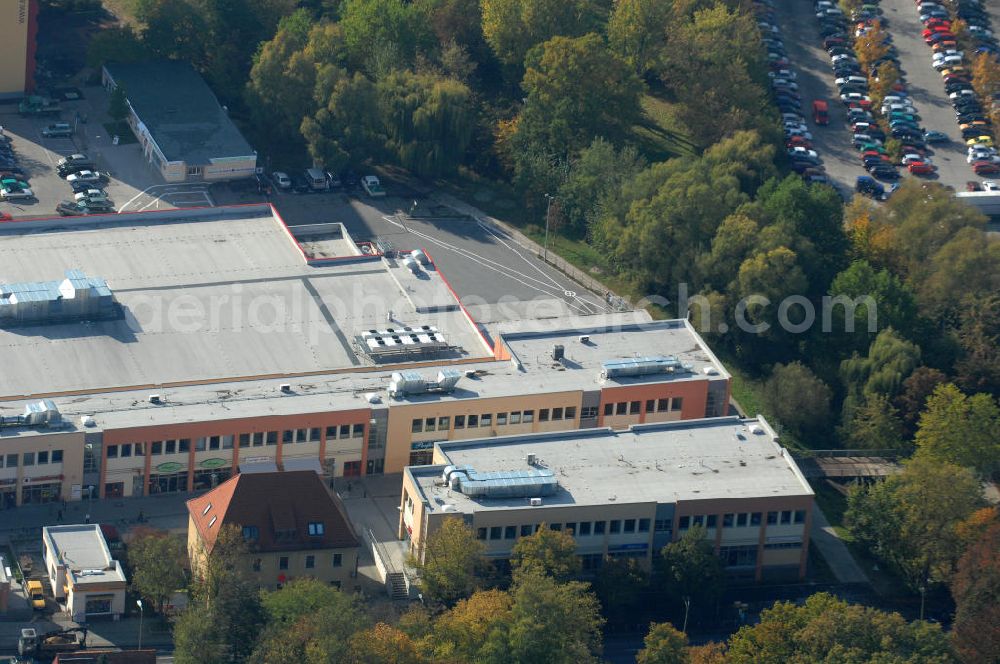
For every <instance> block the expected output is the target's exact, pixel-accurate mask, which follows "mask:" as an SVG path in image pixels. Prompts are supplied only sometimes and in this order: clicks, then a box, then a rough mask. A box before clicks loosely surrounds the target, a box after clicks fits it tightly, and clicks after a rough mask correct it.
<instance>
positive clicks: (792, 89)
mask: <svg viewBox="0 0 1000 664" xmlns="http://www.w3.org/2000/svg"><path fill="white" fill-rule="evenodd" d="M774 11H775V10H774V3H773V0H754V14H755V15H756V17H757V27H758V29H759V30H760V33H761V43H762V44H763V46H764V50H765V51H766V52H767V61H768V69H769V71H768V76H769V78H770V83H771V94H772V95H773V96H774V101H775V104H776V105H777V106H778V109H779V110H780V111H781V122H782V128H783V130H784V132H785V148H786V150H787V151H788V160H789V162H790V163H791V167H792V170H794V171H795V172H796V173H799V174H800V175H801V176H802V177H803V178H804V179H805V180H806V181H807V182H814V183H822V184H829V182H830V179H829V178H828V177H827V175H826V171H825V169H824V168H823V163H822V160H821V159H820V156H819V154H818V153H817V152H816V150H814V149H813V145H812V133H811V132H810V131H809V126H808V125H807V124H806V118H805V116H804V115H803V109H802V95H801V94H800V92H799V85H798V82H797V79H798V75H797V74H796V73H795V71H793V70H792V69H791V62H790V61H789V60H788V56H787V54H786V52H785V44H784V42H783V41H782V39H781V28H779V27H778V25H777V22H776V21H775V16H774Z"/></svg>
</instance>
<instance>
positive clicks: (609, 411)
mask: <svg viewBox="0 0 1000 664" xmlns="http://www.w3.org/2000/svg"><path fill="white" fill-rule="evenodd" d="M614 414H615V405H614V404H613V403H606V404H604V416H605V417H608V416H609V415H614Z"/></svg>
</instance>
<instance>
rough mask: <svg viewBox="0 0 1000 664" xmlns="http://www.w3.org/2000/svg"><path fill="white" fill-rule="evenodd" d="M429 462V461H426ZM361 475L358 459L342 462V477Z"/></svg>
mask: <svg viewBox="0 0 1000 664" xmlns="http://www.w3.org/2000/svg"><path fill="white" fill-rule="evenodd" d="M428 463H430V462H428ZM411 465H427V464H411ZM360 476H361V462H360V461H345V462H344V477H360Z"/></svg>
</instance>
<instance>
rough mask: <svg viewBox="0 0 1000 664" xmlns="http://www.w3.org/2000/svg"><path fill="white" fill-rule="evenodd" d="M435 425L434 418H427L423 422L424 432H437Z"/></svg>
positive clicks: (435, 420)
mask: <svg viewBox="0 0 1000 664" xmlns="http://www.w3.org/2000/svg"><path fill="white" fill-rule="evenodd" d="M436 424H437V418H436V417H428V418H427V419H426V420H425V421H424V431H436V430H437V426H435V425H436Z"/></svg>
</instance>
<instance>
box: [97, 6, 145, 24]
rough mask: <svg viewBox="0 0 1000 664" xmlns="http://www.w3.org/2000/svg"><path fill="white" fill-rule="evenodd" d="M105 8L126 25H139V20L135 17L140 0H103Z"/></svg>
mask: <svg viewBox="0 0 1000 664" xmlns="http://www.w3.org/2000/svg"><path fill="white" fill-rule="evenodd" d="M102 4H103V5H104V8H105V9H106V10H107V11H109V12H111V13H112V14H114V15H115V16H117V17H118V19H119V20H120V21H121V22H122V23H125V24H126V25H131V26H132V27H138V25H139V21H138V20H136V18H135V10H136V6H137V5H138V4H139V3H138V0H103V3H102Z"/></svg>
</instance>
